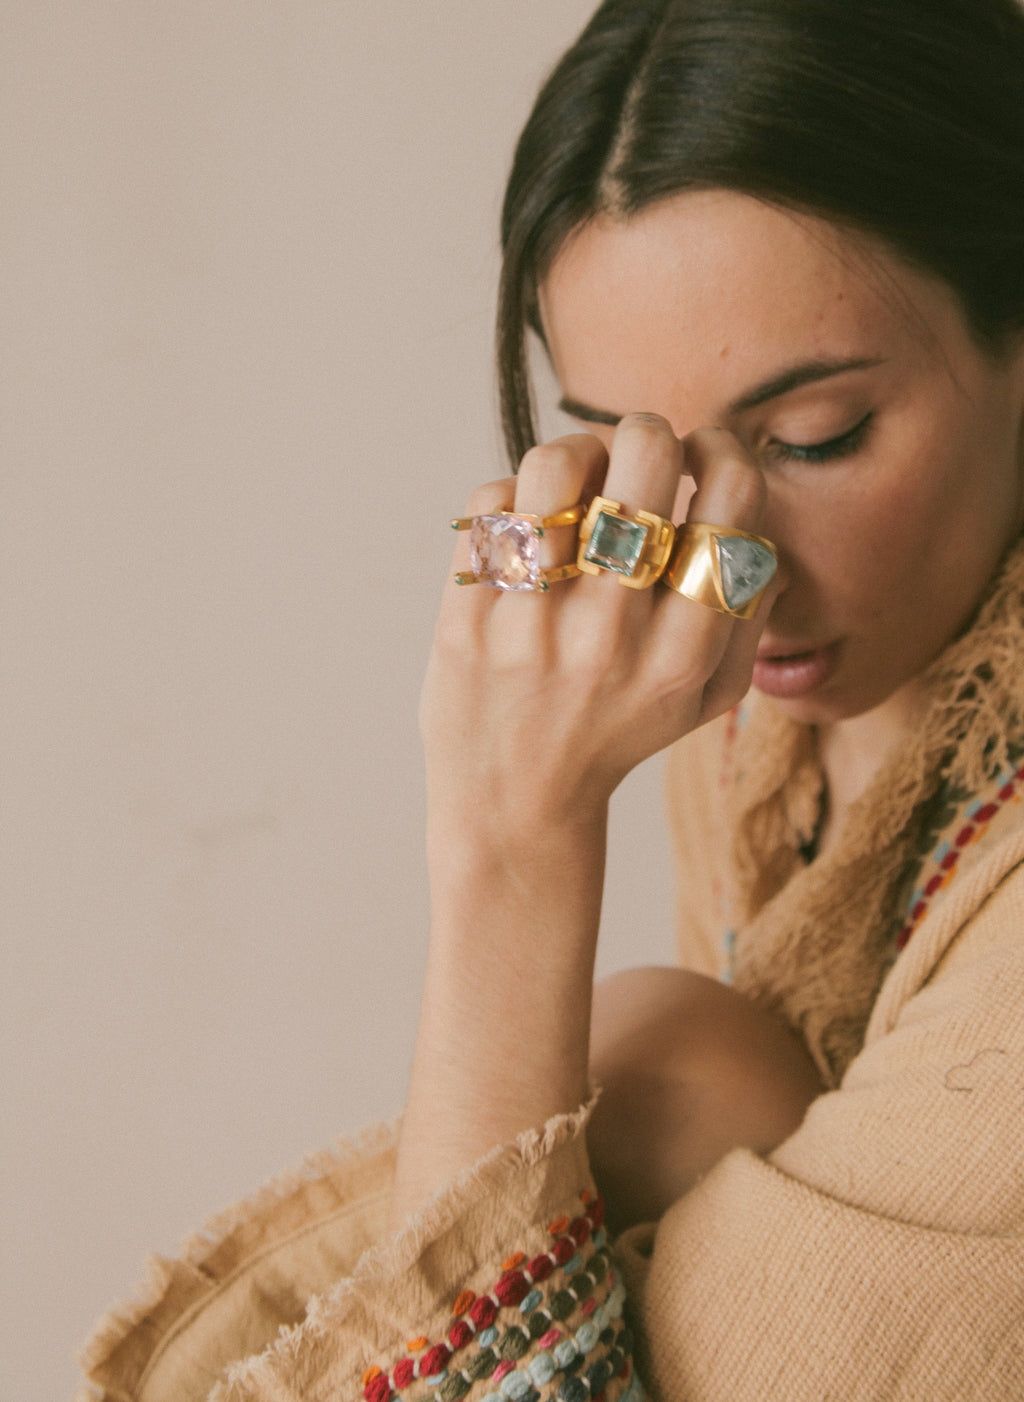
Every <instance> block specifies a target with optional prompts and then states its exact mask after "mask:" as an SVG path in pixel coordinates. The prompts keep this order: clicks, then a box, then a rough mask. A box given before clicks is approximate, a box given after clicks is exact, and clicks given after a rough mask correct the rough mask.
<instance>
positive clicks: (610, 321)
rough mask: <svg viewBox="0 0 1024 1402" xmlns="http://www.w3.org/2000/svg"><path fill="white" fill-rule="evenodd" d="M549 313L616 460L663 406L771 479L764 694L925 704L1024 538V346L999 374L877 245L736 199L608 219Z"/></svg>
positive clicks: (785, 702) (572, 380)
mask: <svg viewBox="0 0 1024 1402" xmlns="http://www.w3.org/2000/svg"><path fill="white" fill-rule="evenodd" d="M541 312H542V317H543V324H544V328H545V333H546V337H547V342H548V347H549V350H550V353H551V357H552V361H553V364H554V368H555V371H556V374H557V375H558V379H559V383H560V385H561V388H562V391H563V395H564V399H563V407H565V408H566V409H567V411H568V412H569V413H570V414H572V415H573V416H574V417H576V418H578V419H581V420H583V421H584V422H585V423H586V425H587V427H588V428H589V429H590V430H591V431H592V432H594V433H595V434H597V435H598V436H599V437H600V438H602V439H603V440H605V442H606V443H608V444H609V445H610V443H611V438H612V434H613V432H614V427H613V425H614V421H615V418H616V417H617V416H619V415H621V414H623V413H626V412H627V411H632V410H645V411H649V412H653V413H658V414H661V415H663V416H664V417H665V418H667V419H668V420H669V422H670V423H671V424H672V426H673V428H674V430H675V432H676V433H677V434H678V435H679V436H680V437H682V436H684V435H685V434H687V433H688V432H690V431H691V430H692V429H695V428H699V427H701V426H706V425H715V426H717V427H720V428H726V429H729V430H730V431H731V432H732V433H734V434H735V435H736V437H737V438H738V439H739V440H740V442H741V443H742V444H743V445H744V446H745V447H746V448H747V450H748V451H749V452H750V453H752V454H753V456H754V457H755V458H756V459H757V461H758V462H759V463H760V464H761V465H762V467H763V469H764V472H765V477H766V480H767V483H768V506H767V511H766V514H765V517H764V521H763V534H765V535H766V536H768V537H770V538H771V539H772V540H773V541H775V543H776V544H777V546H778V549H779V557H780V577H781V579H782V590H781V592H780V594H779V597H778V599H777V601H776V603H775V605H774V607H773V609H772V612H771V616H770V618H769V620H768V623H767V626H766V628H765V631H764V636H763V638H762V641H761V645H760V649H759V653H758V662H757V665H756V667H755V672H754V685H755V686H756V687H758V688H759V689H760V690H762V691H764V692H766V693H768V694H769V695H771V696H773V697H775V698H776V699H777V700H778V701H779V703H780V704H781V705H782V706H783V707H784V708H785V709H786V710H787V711H788V712H789V713H790V714H791V715H793V716H794V717H795V718H797V719H800V720H805V721H808V722H813V723H826V724H827V723H829V722H832V721H836V720H842V719H845V718H848V717H851V716H856V715H861V714H863V713H865V712H867V711H870V710H873V709H874V708H875V707H877V706H879V705H880V704H881V703H882V702H885V701H886V700H887V699H888V698H891V697H893V696H896V695H899V694H901V692H902V693H903V694H904V695H906V694H908V693H907V691H906V690H905V689H906V688H907V684H908V683H909V682H911V680H912V679H913V678H914V677H915V676H916V675H917V674H918V673H919V672H920V671H921V670H922V668H924V667H925V666H926V665H927V664H928V663H929V662H930V661H931V660H932V659H933V658H934V657H935V656H936V655H937V654H938V653H939V652H940V651H941V649H942V648H943V647H944V646H945V644H946V643H947V642H949V641H950V639H951V638H953V637H954V636H955V635H956V633H957V632H958V631H959V630H960V629H961V628H962V627H963V625H964V624H965V622H966V621H967V620H968V618H969V617H970V615H971V613H972V611H973V609H974V608H975V605H976V604H977V602H978V600H979V597H980V595H981V594H982V592H983V591H984V589H985V586H986V584H987V583H988V581H989V580H990V579H991V577H992V574H993V572H994V570H995V569H996V567H997V565H998V563H999V559H1000V556H1001V555H1002V554H1003V552H1004V550H1005V549H1006V547H1007V545H1008V544H1009V542H1010V541H1011V539H1012V538H1013V537H1014V536H1015V535H1016V534H1017V533H1018V532H1019V531H1020V529H1021V525H1022V523H1024V487H1022V477H1024V468H1022V461H1021V460H1022V458H1024V435H1022V418H1024V352H1019V351H1018V352H1017V353H1016V354H1015V355H1013V356H1012V357H1007V358H1004V359H1000V360H996V359H993V358H992V357H991V356H990V355H988V354H987V353H986V352H984V351H982V350H981V349H980V348H979V347H978V345H977V344H976V343H975V341H974V340H973V339H972V337H971V335H970V333H969V331H968V328H967V326H966V323H965V320H964V317H963V314H962V312H961V310H960V306H959V302H958V301H957V299H956V297H955V296H954V294H953V293H952V292H951V291H950V290H949V289H948V287H947V286H946V285H945V284H944V283H942V282H939V281H937V280H934V279H932V278H930V277H928V276H926V275H923V274H921V273H918V272H916V271H913V270H912V269H910V268H909V267H907V266H906V265H905V264H903V263H902V261H900V260H899V259H897V258H896V257H895V256H893V255H891V254H889V253H888V252H887V251H886V250H885V249H883V248H881V247H880V246H878V245H876V244H874V243H872V242H870V241H869V240H867V239H859V238H855V237H854V236H852V235H844V234H842V233H840V232H839V231H837V230H836V229H835V228H834V227H833V226H831V225H829V224H827V223H825V222H823V221H819V220H815V219H811V218H809V217H805V216H798V215H795V214H792V213H789V212H785V211H782V210H779V209H777V208H775V207H772V206H768V205H764V204H762V203H760V202H758V201H755V200H753V199H751V198H748V197H746V196H743V195H738V194H733V193H730V192H725V191H707V192H694V193H686V194H682V195H677V196H674V197H672V198H670V199H667V200H665V201H663V202H661V203H659V204H657V205H653V206H651V207H650V208H648V209H647V210H645V211H643V212H641V213H640V214H639V215H636V216H634V217H633V218H631V219H628V220H617V219H612V218H610V217H604V216H602V217H600V218H597V219H595V220H593V221H592V222H591V223H589V224H587V225H585V226H584V227H583V228H582V229H581V230H580V231H578V232H577V233H576V234H575V235H574V236H573V237H572V238H571V239H570V240H569V241H568V242H567V243H566V245H565V246H564V247H563V248H562V250H561V251H560V253H559V255H558V257H557V258H556V260H555V262H554V264H553V266H552V268H551V271H550V273H549V275H548V277H547V278H546V280H545V282H544V284H543V286H542V288H541ZM687 496H688V492H686V491H685V490H684V491H683V493H682V494H681V500H680V502H679V503H678V506H679V510H678V512H677V519H679V518H680V517H681V516H682V514H683V508H684V504H685V499H686V497H687ZM643 505H644V503H643V502H632V503H628V506H629V507H631V508H634V509H635V508H637V507H642V506H643Z"/></svg>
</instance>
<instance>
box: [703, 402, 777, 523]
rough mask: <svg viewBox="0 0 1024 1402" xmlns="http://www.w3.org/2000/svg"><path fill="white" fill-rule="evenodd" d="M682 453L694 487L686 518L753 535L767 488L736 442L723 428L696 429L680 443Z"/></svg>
mask: <svg viewBox="0 0 1024 1402" xmlns="http://www.w3.org/2000/svg"><path fill="white" fill-rule="evenodd" d="M683 452H684V455H685V461H686V468H687V470H688V471H689V473H690V474H691V476H692V477H693V479H694V481H695V482H696V484H697V486H696V490H695V492H694V494H693V496H692V497H691V498H690V505H689V509H688V511H687V513H686V519H687V520H688V521H702V522H703V523H704V524H705V525H709V526H731V527H732V528H734V529H735V530H740V531H752V532H754V533H755V534H756V533H757V530H758V526H759V525H760V522H761V515H762V513H763V511H764V506H765V499H766V497H767V487H766V485H765V480H764V473H763V472H762V471H761V469H760V468H759V467H758V465H757V463H756V462H755V461H754V459H753V458H752V457H751V456H750V454H749V453H748V452H747V450H746V449H745V448H744V447H743V445H742V443H740V441H739V439H738V438H736V437H735V436H734V435H733V434H731V433H727V432H726V431H725V430H724V429H718V428H699V429H697V430H696V431H695V432H694V433H691V434H688V435H687V437H686V438H685V439H684V440H683Z"/></svg>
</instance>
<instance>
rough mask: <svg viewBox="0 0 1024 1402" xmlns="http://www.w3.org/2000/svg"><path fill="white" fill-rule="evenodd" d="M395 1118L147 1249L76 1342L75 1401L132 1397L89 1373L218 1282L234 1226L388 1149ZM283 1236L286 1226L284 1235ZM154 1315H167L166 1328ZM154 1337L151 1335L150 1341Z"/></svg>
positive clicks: (123, 1401)
mask: <svg viewBox="0 0 1024 1402" xmlns="http://www.w3.org/2000/svg"><path fill="white" fill-rule="evenodd" d="M399 1123H400V1121H398V1120H394V1121H391V1122H389V1123H385V1124H379V1125H373V1126H371V1127H369V1128H368V1129H366V1130H364V1131H362V1132H361V1133H359V1134H358V1135H356V1136H345V1137H341V1138H339V1139H337V1140H336V1141H335V1142H334V1143H333V1144H331V1145H330V1146H329V1147H327V1148H324V1149H320V1150H318V1151H316V1152H315V1153H312V1154H309V1155H307V1156H306V1157H305V1158H304V1159H303V1160H302V1162H301V1163H299V1164H298V1165H292V1166H290V1167H289V1168H286V1169H284V1170H282V1171H281V1172H280V1173H278V1174H275V1175H274V1177H272V1178H271V1179H269V1180H268V1181H267V1182H266V1183H264V1184H262V1185H261V1186H260V1187H259V1188H257V1189H256V1190H255V1191H254V1192H253V1193H251V1194H249V1195H248V1196H247V1197H245V1198H243V1199H241V1200H240V1201H239V1202H237V1203H234V1204H232V1205H231V1206H230V1207H227V1208H224V1209H222V1210H221V1211H219V1212H217V1213H214V1214H213V1215H212V1216H211V1217H209V1218H207V1219H206V1221H205V1222H204V1223H203V1225H202V1227H201V1228H200V1229H199V1230H198V1231H196V1232H192V1233H190V1234H189V1235H188V1236H187V1237H186V1238H185V1239H184V1241H183V1242H182V1243H181V1245H180V1246H179V1248H178V1253H177V1255H176V1256H174V1257H165V1256H150V1257H149V1258H148V1260H147V1261H146V1267H145V1275H144V1277H143V1280H142V1281H141V1283H140V1284H139V1286H138V1287H137V1289H136V1291H135V1294H134V1295H133V1296H132V1297H131V1298H130V1299H128V1300H126V1301H123V1302H122V1303H120V1304H118V1305H115V1306H114V1308H113V1309H111V1310H108V1311H107V1313H106V1314H104V1315H103V1316H102V1317H101V1318H100V1319H99V1320H98V1321H97V1323H96V1325H95V1326H94V1328H93V1331H92V1333H91V1334H90V1336H89V1337H88V1339H86V1341H85V1343H84V1344H83V1345H82V1347H81V1348H80V1349H79V1351H78V1355H77V1361H78V1366H79V1368H80V1369H81V1371H82V1373H83V1374H84V1375H85V1376H84V1379H83V1381H82V1383H81V1385H80V1386H79V1389H78V1391H77V1392H76V1393H75V1396H74V1402H130V1399H131V1397H132V1395H133V1393H131V1392H126V1391H124V1390H123V1389H121V1388H118V1389H117V1390H114V1391H112V1390H111V1389H110V1388H109V1387H108V1386H107V1385H106V1384H104V1383H103V1382H101V1381H99V1380H97V1379H96V1378H95V1376H94V1375H95V1374H96V1373H97V1372H98V1371H99V1370H101V1369H102V1368H103V1367H104V1366H105V1365H107V1364H109V1363H110V1362H111V1360H112V1359H113V1357H114V1355H115V1354H116V1353H117V1352H118V1350H119V1349H120V1348H121V1347H122V1345H123V1344H124V1343H125V1342H126V1341H127V1339H128V1338H129V1336H130V1335H131V1334H133V1333H135V1332H136V1331H137V1330H138V1329H140V1328H142V1327H143V1326H144V1325H145V1324H146V1323H147V1321H151V1322H152V1324H153V1328H154V1334H156V1335H160V1336H162V1334H163V1333H165V1332H166V1328H168V1327H170V1326H171V1325H172V1324H173V1323H174V1322H175V1321H176V1320H177V1319H179V1318H180V1317H181V1315H182V1313H183V1312H184V1311H185V1310H187V1309H190V1308H192V1307H193V1306H195V1305H196V1304H198V1303H199V1302H200V1301H201V1300H202V1298H203V1296H204V1295H209V1294H211V1293H212V1292H213V1291H214V1290H216V1289H217V1287H218V1286H219V1285H220V1284H221V1283H222V1279H223V1276H224V1273H223V1272H221V1271H220V1270H218V1269H217V1266H216V1263H215V1261H214V1257H215V1256H216V1254H217V1252H218V1251H219V1250H220V1248H221V1247H222V1246H224V1244H225V1243H226V1242H227V1241H228V1240H229V1239H230V1238H231V1237H232V1236H233V1235H234V1234H235V1233H236V1232H238V1231H240V1230H243V1229H246V1228H249V1227H251V1226H252V1225H253V1224H254V1223H255V1222H257V1221H258V1219H259V1218H261V1217H265V1216H271V1215H272V1214H273V1213H274V1212H275V1210H276V1209H278V1208H280V1207H281V1206H282V1205H284V1204H285V1203H287V1202H288V1201H289V1200H290V1199H293V1198H295V1197H296V1196H297V1195H300V1194H302V1193H303V1192H305V1191H307V1190H308V1189H309V1188H310V1187H311V1186H313V1185H315V1184H317V1183H323V1182H325V1181H327V1180H330V1179H334V1178H343V1176H344V1175H345V1174H347V1173H349V1172H350V1171H351V1169H352V1167H353V1166H354V1165H357V1164H359V1163H360V1162H361V1161H363V1160H367V1159H370V1158H374V1157H376V1156H378V1155H380V1154H383V1153H385V1152H386V1151H387V1150H389V1149H391V1148H393V1147H394V1145H395V1144H396V1142H397V1139H398V1126H399ZM337 1186H338V1194H339V1202H338V1205H339V1206H341V1205H343V1203H344V1201H345V1199H346V1197H347V1196H348V1195H347V1194H346V1193H345V1191H344V1186H345V1185H344V1183H343V1181H342V1182H339V1183H338V1185H337ZM286 1235H287V1232H284V1233H283V1234H282V1237H283V1236H286ZM157 1316H160V1317H161V1319H162V1320H163V1321H164V1326H163V1327H161V1324H160V1322H159V1321H158V1319H157ZM156 1342H157V1340H156V1339H154V1347H155V1346H156Z"/></svg>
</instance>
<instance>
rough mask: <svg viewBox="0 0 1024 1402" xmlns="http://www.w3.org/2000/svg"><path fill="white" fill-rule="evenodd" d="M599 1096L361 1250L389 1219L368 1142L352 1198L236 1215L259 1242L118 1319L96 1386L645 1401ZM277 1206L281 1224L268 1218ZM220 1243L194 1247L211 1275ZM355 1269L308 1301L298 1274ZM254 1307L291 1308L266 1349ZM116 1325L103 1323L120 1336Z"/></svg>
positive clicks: (256, 1394) (214, 1400)
mask: <svg viewBox="0 0 1024 1402" xmlns="http://www.w3.org/2000/svg"><path fill="white" fill-rule="evenodd" d="M589 1109H590V1107H589V1106H587V1107H584V1108H583V1109H581V1110H580V1111H578V1112H577V1113H576V1114H573V1115H565V1116H560V1117H557V1118H556V1119H555V1120H552V1121H551V1122H549V1124H547V1125H546V1126H544V1127H543V1129H541V1130H539V1131H535V1132H529V1133H527V1134H524V1135H521V1136H520V1137H519V1138H518V1139H517V1140H516V1141H515V1142H514V1143H513V1144H510V1145H507V1146H504V1147H503V1148H500V1149H498V1150H496V1151H495V1152H494V1153H492V1154H490V1155H488V1156H487V1158H485V1159H484V1160H483V1161H481V1162H480V1163H478V1164H476V1165H475V1166H474V1167H473V1168H472V1169H471V1170H469V1171H467V1172H466V1173H465V1174H463V1175H461V1176H460V1177H459V1178H458V1179H457V1180H455V1181H454V1182H453V1183H452V1184H450V1185H449V1186H447V1187H446V1188H445V1189H443V1190H442V1191H441V1192H440V1193H439V1194H438V1195H437V1196H436V1197H435V1198H434V1199H433V1200H432V1201H431V1202H430V1203H428V1204H427V1206H426V1207H425V1208H424V1210H423V1211H422V1212H421V1213H419V1214H418V1215H417V1216H416V1217H415V1218H413V1219H411V1220H410V1222H409V1224H408V1225H407V1226H406V1227H405V1228H404V1229H403V1230H402V1231H401V1232H400V1233H398V1234H397V1235H395V1236H393V1237H385V1236H383V1235H382V1234H378V1237H377V1240H376V1242H375V1243H372V1244H370V1245H369V1246H367V1247H366V1249H364V1250H362V1251H361V1253H359V1254H358V1257H357V1259H356V1258H355V1248H356V1246H357V1245H359V1244H363V1245H365V1239H366V1236H367V1234H368V1233H370V1232H372V1231H373V1230H374V1228H376V1229H377V1230H378V1233H380V1229H381V1226H382V1223H383V1221H384V1218H385V1216H386V1207H387V1195H388V1188H389V1182H390V1175H391V1174H392V1172H393V1150H390V1149H389V1150H387V1151H385V1152H384V1153H378V1154H377V1155H376V1156H375V1157H374V1158H372V1159H368V1158H366V1157H365V1156H362V1157H360V1156H356V1157H357V1162H358V1164H359V1166H360V1172H361V1176H362V1180H363V1181H362V1183H361V1188H360V1192H357V1193H355V1194H354V1195H353V1194H346V1193H345V1192H343V1191H342V1192H340V1193H335V1194H334V1195H333V1197H332V1196H331V1194H328V1195H327V1196H326V1197H325V1196H324V1193H323V1190H322V1187H321V1188H320V1189H318V1191H317V1193H315V1194H314V1196H313V1197H312V1198H310V1197H309V1196H308V1194H306V1196H305V1198H304V1200H303V1202H302V1203H299V1204H296V1203H291V1204H290V1206H287V1207H286V1208H285V1202H286V1200H287V1201H290V1199H289V1198H288V1195H287V1194H284V1195H282V1194H279V1193H273V1192H272V1193H271V1194H270V1199H269V1200H268V1201H267V1202H266V1203H263V1204H262V1205H260V1204H257V1206H256V1208H255V1210H253V1211H252V1212H246V1211H244V1210H243V1211H241V1213H240V1217H239V1221H240V1222H243V1223H244V1225H245V1229H246V1231H247V1233H248V1239H247V1243H246V1246H245V1249H244V1250H243V1251H241V1252H239V1251H235V1252H234V1253H233V1254H234V1259H233V1260H232V1261H231V1262H230V1264H227V1265H226V1267H225V1269H224V1272H223V1275H222V1277H221V1278H219V1279H218V1280H216V1281H214V1280H212V1279H208V1280H207V1281H206V1283H205V1285H203V1284H200V1285H198V1286H196V1288H195V1289H193V1290H192V1292H191V1294H190V1295H186V1294H179V1298H178V1300H177V1307H176V1308H175V1309H173V1310H169V1309H168V1308H167V1302H166V1299H165V1300H164V1303H163V1305H162V1306H161V1305H159V1303H158V1302H157V1301H153V1302H152V1305H153V1306H154V1307H151V1308H149V1309H148V1310H146V1311H145V1312H139V1313H138V1316H137V1318H136V1319H135V1320H134V1321H133V1322H132V1324H131V1327H128V1325H126V1324H125V1321H124V1320H123V1319H122V1323H121V1327H120V1332H119V1337H118V1340H117V1347H115V1348H111V1347H99V1348H97V1346H96V1344H95V1341H94V1344H93V1346H92V1348H93V1355H94V1356H93V1359H92V1369H91V1378H92V1384H93V1388H94V1391H92V1392H90V1393H88V1394H85V1395H88V1396H90V1397H95V1398H102V1399H104V1402H115V1400H116V1402H126V1399H128V1398H131V1399H133V1402H134V1399H139V1402H142V1399H145V1402H206V1399H209V1402H300V1399H301V1402H328V1399H330V1402H341V1400H342V1399H343V1400H344V1402H350V1399H351V1402H359V1399H365V1402H420V1399H424V1400H425V1399H430V1402H461V1399H463V1398H469V1399H470V1402H481V1400H482V1399H486V1402H540V1399H541V1398H543V1399H545V1400H546V1399H549V1398H558V1399H560V1402H587V1400H588V1399H590V1398H594V1399H598V1398H604V1399H606V1402H620V1399H624V1402H638V1399H640V1398H641V1397H642V1395H643V1394H642V1391H641V1389H640V1386H639V1383H638V1382H637V1380H636V1378H635V1376H634V1372H633V1366H632V1338H631V1334H630V1331H629V1329H628V1327H627V1325H626V1323H625V1320H624V1316H623V1303H624V1290H623V1286H622V1284H621V1282H620V1280H619V1278H618V1274H617V1269H616V1266H615V1264H614V1262H613V1261H612V1258H611V1254H610V1251H609V1246H608V1242H607V1240H606V1235H605V1231H604V1228H603V1225H602V1220H603V1209H602V1204H601V1201H600V1198H599V1197H598V1196H597V1193H596V1191H595V1188H594V1185H593V1182H592V1180H591V1178H590V1173H589V1168H588V1165H587V1157H586V1148H585V1141H584V1128H585V1124H586V1121H587V1118H588V1116H589ZM373 1169H377V1171H378V1174H377V1181H376V1182H372V1181H370V1179H371V1178H372V1172H373ZM382 1179H383V1180H384V1181H381V1180H382ZM308 1186H311V1185H308ZM303 1191H304V1192H305V1190H303ZM314 1199H316V1200H314ZM282 1209H284V1217H285V1219H286V1221H285V1222H284V1223H283V1224H282V1225H281V1229H280V1231H279V1232H278V1234H277V1236H274V1235H273V1234H271V1236H270V1237H268V1235H267V1232H266V1230H260V1229H257V1228H258V1222H259V1219H260V1218H261V1217H262V1218H265V1219H267V1220H269V1219H271V1218H273V1217H275V1216H280V1215H281V1213H282ZM230 1235H231V1234H229V1236H230ZM303 1252H304V1253H305V1255H303V1254H302V1253H303ZM221 1254H222V1255H223V1243H222V1245H221ZM214 1255H215V1252H212V1251H211V1252H210V1253H209V1254H208V1257H207V1259H206V1261H205V1262H200V1261H199V1260H197V1259H196V1258H195V1257H194V1256H193V1258H192V1265H193V1266H196V1267H198V1275H199V1276H200V1277H202V1276H203V1275H204V1274H206V1273H207V1266H212V1264H213V1258H214ZM171 1264H173V1265H174V1267H175V1268H177V1267H178V1266H180V1264H181V1263H171ZM343 1265H344V1266H345V1267H346V1269H345V1273H344V1274H341V1275H335V1277H334V1279H333V1282H332V1283H330V1284H329V1285H327V1286H326V1288H323V1289H321V1290H320V1291H319V1292H318V1293H314V1294H313V1295H312V1296H311V1297H310V1298H308V1299H307V1300H305V1301H303V1302H302V1303H301V1304H299V1305H298V1306H297V1302H296V1296H297V1295H298V1294H299V1293H300V1291H299V1286H300V1283H301V1281H306V1282H314V1283H315V1282H316V1281H317V1280H320V1281H323V1280H324V1279H325V1278H327V1277H329V1276H330V1273H331V1272H332V1271H338V1269H339V1267H341V1266H343ZM175 1273H176V1269H175V1270H172V1271H171V1274H172V1275H173V1274H175ZM254 1308H256V1309H257V1310H260V1311H262V1316H263V1319H264V1324H266V1322H267V1321H269V1320H271V1319H272V1318H273V1317H274V1316H275V1315H277V1316H279V1317H280V1320H281V1327H280V1330H279V1332H277V1333H276V1337H275V1336H273V1335H268V1337H266V1338H265V1340H264V1346H263V1347H261V1348H254V1347H253V1345H254V1343H255V1337H254V1334H253V1326H252V1320H251V1318H250V1312H251V1311H252V1310H253V1309H254ZM264 1332H265V1333H268V1331H267V1330H266V1329H265V1330H264ZM100 1334H101V1336H102V1335H103V1330H102V1329H101V1331H100ZM112 1334H118V1330H117V1329H113V1330H112V1328H111V1326H110V1324H109V1323H108V1325H107V1329H106V1336H107V1343H108V1344H110V1343H111V1341H112ZM101 1355H102V1357H101Z"/></svg>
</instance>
